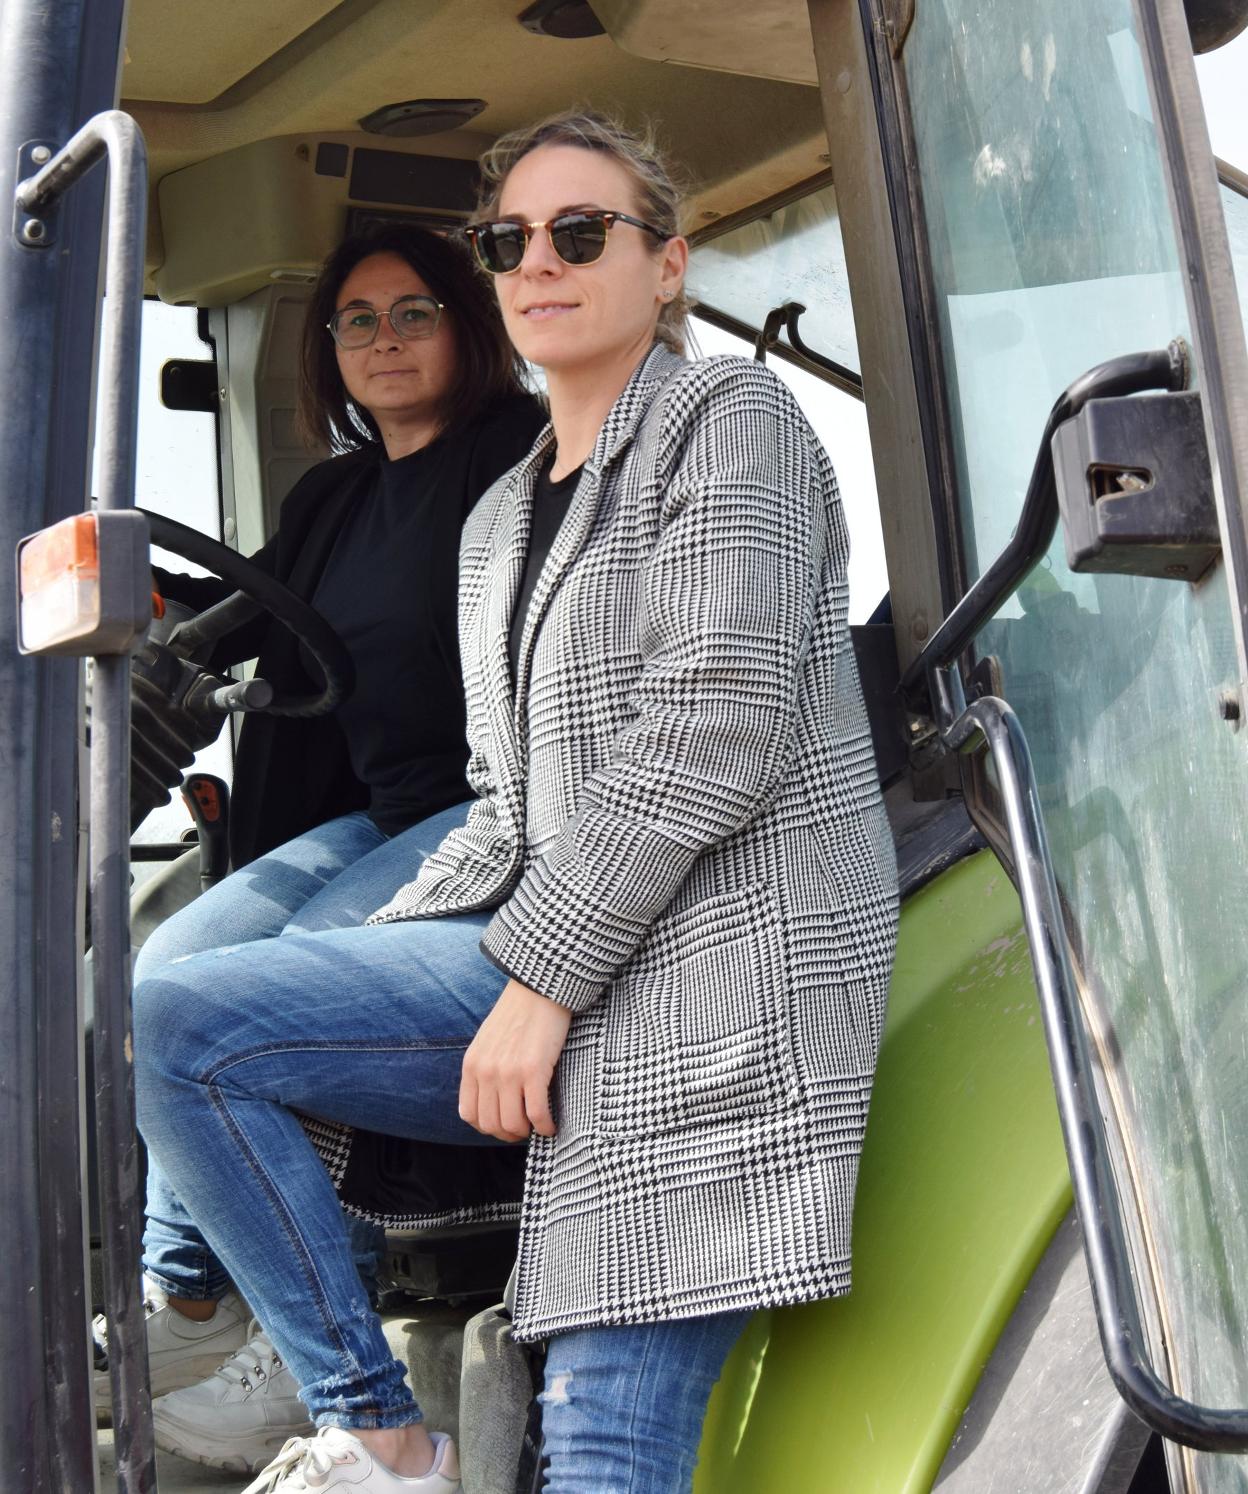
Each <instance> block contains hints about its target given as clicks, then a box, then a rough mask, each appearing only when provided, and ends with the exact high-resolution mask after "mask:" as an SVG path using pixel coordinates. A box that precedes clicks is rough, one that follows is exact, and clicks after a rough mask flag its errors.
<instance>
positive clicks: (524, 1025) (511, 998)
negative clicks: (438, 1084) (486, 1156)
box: [459, 980, 572, 1141]
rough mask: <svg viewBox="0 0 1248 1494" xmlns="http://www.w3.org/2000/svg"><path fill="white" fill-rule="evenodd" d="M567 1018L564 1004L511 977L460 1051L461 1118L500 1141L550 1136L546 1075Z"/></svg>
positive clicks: (559, 1046) (551, 1073)
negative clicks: (467, 1043)
mask: <svg viewBox="0 0 1248 1494" xmlns="http://www.w3.org/2000/svg"><path fill="white" fill-rule="evenodd" d="M571 1023H572V1013H571V1012H570V1011H569V1010H568V1009H567V1007H564V1006H559V1005H557V1003H555V1002H553V1001H548V1000H547V999H546V997H545V996H539V995H538V993H537V992H536V991H530V990H529V988H528V986H522V985H521V984H520V982H519V981H518V980H509V981H508V982H507V984H506V985H505V986H504V987H503V994H502V995H501V996H500V997H499V998H498V1000H497V1001H496V1002H495V1003H494V1010H493V1011H492V1012H491V1013H490V1015H489V1016H488V1017H487V1018H486V1019H485V1021H484V1022H482V1024H481V1027H480V1030H479V1031H478V1032H477V1035H476V1037H475V1038H473V1040H472V1042H471V1043H470V1044H469V1045H468V1051H467V1053H465V1054H464V1069H463V1074H462V1075H461V1077H460V1081H459V1113H460V1116H461V1118H462V1119H463V1120H466V1121H467V1122H468V1124H469V1125H470V1126H472V1127H473V1129H474V1130H477V1131H480V1132H481V1133H482V1134H483V1135H485V1136H497V1137H498V1139H499V1140H500V1141H527V1140H528V1137H529V1132H530V1130H533V1131H536V1132H537V1133H538V1135H539V1136H553V1135H554V1134H555V1122H554V1118H553V1116H552V1115H551V1113H550V1081H551V1079H552V1078H553V1077H554V1073H555V1065H556V1064H557V1063H558V1062H559V1055H560V1054H561V1053H562V1052H563V1045H564V1043H565V1042H566V1041H567V1036H568V1028H569V1027H570V1026H571Z"/></svg>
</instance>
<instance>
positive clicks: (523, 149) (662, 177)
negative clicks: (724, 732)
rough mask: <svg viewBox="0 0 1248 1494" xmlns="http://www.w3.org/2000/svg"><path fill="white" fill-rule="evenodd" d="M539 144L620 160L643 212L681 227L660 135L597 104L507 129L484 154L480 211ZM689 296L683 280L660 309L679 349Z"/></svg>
mask: <svg viewBox="0 0 1248 1494" xmlns="http://www.w3.org/2000/svg"><path fill="white" fill-rule="evenodd" d="M539 145H575V146H577V147H578V148H579V149H581V150H592V151H597V152H598V153H599V154H600V155H604V156H607V157H609V158H610V159H611V160H613V161H618V162H619V163H620V165H621V166H623V168H624V169H625V171H627V172H628V174H629V176H631V177H632V179H633V184H634V188H635V190H636V193H637V200H638V206H639V207H640V209H641V211H640V213H639V216H640V217H642V218H644V219H645V220H646V221H647V222H648V223H650V224H651V225H653V227H655V228H657V229H658V230H659V232H660V233H661V234H663V235H664V237H665V238H675V237H676V236H677V235H678V234H679V233H680V216H681V212H682V210H683V208H684V192H683V191H682V189H681V186H680V185H679V183H678V181H677V178H676V173H675V171H674V170H673V168H672V166H671V165H670V163H669V162H668V161H667V159H666V157H665V156H664V154H663V152H662V150H661V149H660V148H659V145H658V142H657V141H656V139H655V135H654V130H653V128H652V127H651V126H650V125H647V126H646V129H645V132H644V133H642V134H638V133H637V132H636V131H634V130H630V129H627V128H626V127H625V126H624V125H622V124H621V123H620V122H619V121H618V120H616V119H612V118H611V117H610V116H609V115H606V114H599V113H597V112H596V111H595V110H592V109H584V110H582V109H568V110H565V111H564V112H563V113H562V114H552V115H551V116H550V117H549V118H548V119H543V120H541V121H539V122H538V123H537V124H534V125H528V126H526V127H525V128H524V129H520V130H512V131H511V132H510V133H509V134H506V135H502V136H500V137H499V139H498V140H496V141H495V143H494V144H493V146H491V148H490V149H489V150H488V151H486V153H485V154H484V155H483V156H482V157H481V195H480V200H479V202H478V204H477V212H478V216H480V217H489V216H491V215H492V214H494V213H496V212H497V211H498V200H499V198H500V197H501V196H502V192H503V186H504V184H505V182H506V180H507V178H508V176H510V174H511V172H512V171H513V170H514V168H515V166H516V164H517V163H518V162H519V161H520V160H522V159H523V158H524V157H525V156H527V155H528V154H529V152H530V151H534V150H536V149H537V148H538V146H539ZM688 317H689V301H688V298H687V297H686V295H685V291H684V287H683V286H682V287H681V288H680V290H679V291H677V293H676V295H675V296H674V297H673V299H672V300H670V301H664V303H663V305H662V307H661V308H660V310H659V323H658V326H657V327H656V329H655V336H656V337H657V338H658V339H659V341H660V342H662V343H664V344H665V345H666V346H667V347H669V348H671V350H672V351H673V352H674V353H680V354H681V355H682V356H683V354H684V352H685V323H686V321H687V320H688Z"/></svg>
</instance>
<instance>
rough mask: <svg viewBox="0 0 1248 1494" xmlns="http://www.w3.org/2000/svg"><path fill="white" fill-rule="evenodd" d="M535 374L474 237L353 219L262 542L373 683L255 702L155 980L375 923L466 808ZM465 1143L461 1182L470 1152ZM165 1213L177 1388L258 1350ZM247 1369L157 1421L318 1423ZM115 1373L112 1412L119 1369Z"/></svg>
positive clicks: (288, 673) (282, 651) (163, 1289)
mask: <svg viewBox="0 0 1248 1494" xmlns="http://www.w3.org/2000/svg"><path fill="white" fill-rule="evenodd" d="M519 374H520V367H519V364H518V362H517V359H516V357H515V354H514V352H513V351H512V349H511V346H510V344H509V343H508V342H507V339H506V336H505V334H504V332H503V329H502V325H501V321H500V318H499V315H498V311H497V307H496V305H495V303H494V299H493V296H492V295H491V294H490V292H489V290H488V287H487V286H484V285H483V284H482V280H481V276H480V275H479V274H478V273H477V272H476V270H475V269H474V267H473V262H472V257H471V255H470V254H468V253H466V252H465V251H464V249H463V248H462V247H461V246H459V245H456V244H452V243H448V242H447V241H446V240H444V239H443V238H440V237H439V236H437V235H435V234H432V233H428V232H426V231H425V230H423V229H419V228H415V227H407V226H395V227H387V228H384V229H382V230H380V231H375V232H373V233H371V234H366V235H362V236H356V237H352V238H349V239H347V240H346V241H345V242H344V243H342V244H341V245H340V246H339V247H338V248H337V249H336V250H335V251H334V252H333V254H331V255H330V257H329V259H328V260H327V261H326V263H325V266H324V268H323V270H322V272H321V274H320V277H319V279H318V281H317V283H316V287H315V289H314V290H313V293H312V297H311V300H310V302H309V304H308V308H307V312H306V315H305V321H304V332H303V343H302V364H301V382H300V415H301V419H302V424H303V426H304V428H305V431H306V434H307V437H308V439H309V443H310V444H311V445H313V446H322V447H326V446H327V447H329V448H331V449H337V451H338V452H339V455H337V456H334V457H331V458H330V459H329V460H328V461H324V462H321V463H320V464H318V465H317V466H315V467H313V468H312V469H311V470H310V471H309V472H307V473H306V474H305V475H304V476H303V477H302V478H301V479H300V480H299V481H298V482H297V483H296V485H295V487H294V488H293V489H292V491H291V493H290V494H289V496H288V497H287V498H286V499H285V501H284V503H283V505H282V508H281V512H280V516H279V520H278V527H277V532H276V533H275V535H274V536H273V538H272V539H271V540H270V541H269V543H268V544H266V545H265V546H264V548H263V549H262V550H261V551H260V552H259V553H258V554H256V555H255V556H253V557H252V558H253V560H254V561H255V562H256V563H258V564H259V565H261V566H262V567H263V568H264V569H265V570H266V571H268V572H269V573H270V574H271V575H274V576H276V578H277V579H278V580H280V581H282V582H284V583H285V584H286V585H287V586H289V587H290V588H291V589H292V590H293V591H294V592H295V593H296V594H297V595H299V596H301V597H303V598H305V599H307V600H308V601H310V602H311V603H312V605H313V606H315V607H316V608H317V609H318V611H320V612H321V614H322V615H323V616H324V617H325V618H326V619H327V621H328V622H329V623H330V624H331V626H333V627H334V628H335V629H336V630H337V632H338V633H339V635H340V636H341V637H342V639H343V641H344V643H345V644H346V646H347V649H348V651H349V652H350V655H351V658H352V662H353V664H354V666H355V676H356V686H355V690H354V693H353V694H352V695H351V697H350V698H349V699H347V700H346V701H344V702H343V704H342V705H341V706H340V707H339V708H338V710H337V711H336V712H334V713H333V714H332V715H330V716H325V717H321V718H315V719H306V718H304V719H293V718H284V717H276V716H265V715H252V716H247V717H245V718H244V721H243V727H242V733H241V738H240V741H239V747H238V752H237V756H236V767H235V773H234V782H233V795H232V798H233V815H232V818H231V822H230V831H231V834H230V843H231V853H232V861H233V865H234V867H235V870H234V872H233V874H232V875H230V876H228V877H227V878H225V880H224V881H222V882H221V883H219V884H218V885H217V886H216V887H214V888H212V889H211V890H210V891H208V892H207V893H205V894H204V895H203V896H202V897H200V898H199V899H197V900H196V901H195V902H193V903H191V904H189V905H188V906H187V907H185V908H184V909H182V910H181V911H180V912H178V913H177V914H175V915H174V916H173V917H172V918H170V919H168V920H167V921H166V922H165V923H163V924H162V925H160V927H159V928H158V929H157V930H156V931H155V932H154V933H153V935H152V936H151V938H150V939H149V940H148V941H147V943H146V944H145V945H144V947H143V948H142V950H141V951H140V953H139V957H138V964H137V969H136V980H142V979H144V978H145V977H147V976H149V975H151V974H152V973H153V972H155V971H158V970H159V969H160V968H161V967H162V966H164V965H167V964H168V963H169V962H170V961H171V960H175V959H181V958H183V957H185V956H187V955H190V954H195V953H198V952H199V951H201V950H205V949H213V948H217V947H218V946H221V945H238V944H242V943H244V942H246V941H259V940H266V939H269V938H272V937H273V936H276V935H278V934H281V933H283V932H284V931H289V930H292V929H323V928H333V927H336V926H339V925H342V924H358V923H361V922H362V921H363V920H364V918H365V917H367V915H368V914H369V913H370V912H371V911H372V910H373V909H374V908H375V907H376V906H377V905H378V903H379V902H381V901H384V900H385V898H387V897H388V896H389V895H390V894H391V892H393V890H394V888H395V886H396V885H397V884H398V883H399V882H401V881H403V880H405V879H406V878H407V877H410V876H412V875H414V874H415V871H416V869H417V868H418V867H419V865H420V862H421V861H422V859H423V858H424V856H425V855H426V854H427V853H428V852H429V851H430V850H432V849H433V848H434V847H435V846H436V845H437V844H438V842H439V840H440V839H441V838H442V835H443V834H444V833H445V832H446V830H448V829H449V828H451V827H452V826H453V825H455V824H458V823H459V822H460V821H461V820H462V818H463V814H464V812H465V811H464V809H463V808H462V807H460V806H463V804H464V801H465V800H467V799H468V798H469V797H470V791H469V788H468V785H467V782H466V780H465V766H466V763H467V760H468V749H467V746H466V743H465V738H464V696H463V683H462V676H461V673H460V668H459V652H458V644H457V637H456V573H457V557H458V550H459V540H460V532H461V530H462V527H463V522H464V519H465V518H466V516H467V514H468V512H469V510H470V509H471V508H472V506H473V504H474V503H475V502H476V500H477V499H478V498H479V497H480V496H481V494H482V493H483V492H484V491H485V490H486V488H488V487H489V486H490V484H491V482H493V480H494V479H495V478H496V477H497V476H498V475H499V474H500V473H501V472H504V471H505V470H506V469H507V468H509V467H510V466H512V465H513V464H514V463H515V462H516V461H517V459H518V458H519V457H520V456H521V455H523V454H524V453H525V452H526V451H527V450H528V449H529V447H530V446H531V445H532V442H533V438H534V436H535V435H536V434H537V432H538V430H540V429H541V427H542V425H543V424H544V423H545V416H544V412H543V411H542V408H541V406H540V405H539V403H538V402H537V400H535V399H534V398H533V397H532V396H531V395H530V394H528V393H526V392H525V391H524V389H523V387H522V385H521V382H520V377H519ZM157 579H158V582H159V584H160V587H161V590H162V592H163V593H164V595H165V596H166V597H168V598H172V599H174V600H176V601H181V602H185V603H187V604H189V605H191V606H193V607H195V608H197V609H199V608H203V607H205V606H209V605H211V604H212V603H213V602H216V601H219V600H220V599H221V597H222V596H223V595H224V594H225V593H226V592H228V590H229V588H228V587H227V586H225V585H224V583H221V582H219V581H216V580H208V579H195V578H191V577H187V576H182V575H172V574H169V573H167V572H164V571H160V572H158V573H157ZM257 655H258V656H259V663H258V670H259V672H260V674H261V675H262V676H263V677H264V678H266V679H269V680H271V681H273V683H274V684H275V685H277V686H278V687H279V688H282V689H288V690H293V691H295V692H302V691H307V690H309V689H311V688H314V679H310V678H309V676H308V672H307V671H308V669H309V665H308V663H306V662H305V659H306V656H305V655H304V654H303V652H302V650H301V648H300V646H299V644H298V641H297V640H296V639H295V638H294V636H293V635H292V634H291V633H290V632H289V631H288V630H287V629H285V628H284V627H282V626H281V625H280V624H278V623H274V622H272V621H270V620H268V619H261V620H259V621H258V622H256V623H255V624H252V625H250V626H248V627H246V628H244V629H242V630H240V631H239V632H237V633H235V634H233V635H230V636H229V637H227V638H226V639H224V640H223V641H222V643H221V645H220V646H219V647H218V649H217V650H216V653H215V655H214V659H213V663H214V664H215V665H217V666H220V667H224V666H226V665H229V664H232V663H236V662H239V661H241V660H245V659H250V658H253V657H256V656H257ZM454 1160H455V1171H456V1173H457V1174H461V1176H458V1177H456V1179H455V1190H454V1191H455V1193H456V1195H457V1198H458V1196H459V1195H461V1194H462V1192H463V1188H462V1186H461V1185H462V1171H463V1168H462V1162H461V1159H460V1158H458V1157H456V1158H455V1159H454ZM443 1166H444V1167H445V1166H446V1163H445V1161H444V1163H443ZM435 1191H436V1188H435ZM147 1216H148V1217H147V1229H146V1234H145V1250H144V1267H145V1271H146V1278H147V1284H148V1299H149V1316H148V1319H147V1332H148V1342H149V1359H150V1361H151V1368H152V1381H153V1391H154V1393H155V1394H156V1395H158V1396H159V1395H162V1394H164V1393H165V1392H170V1391H176V1390H179V1389H181V1388H182V1387H187V1386H193V1385H196V1384H197V1382H199V1381H202V1380H203V1379H204V1377H205V1376H208V1375H211V1374H212V1372H213V1371H214V1370H216V1368H217V1366H218V1365H220V1364H221V1363H222V1361H223V1360H225V1359H227V1358H228V1356H229V1355H230V1354H231V1353H232V1352H233V1351H235V1350H243V1349H244V1344H245V1343H246V1341H247V1338H248V1334H247V1323H248V1315H247V1313H246V1312H245V1311H244V1310H243V1308H242V1307H241V1304H240V1303H239V1301H238V1298H237V1296H236V1295H235V1294H234V1293H233V1292H232V1291H231V1290H230V1289H229V1288H230V1282H229V1278H228V1276H227V1274H226V1271H225V1269H224V1268H223V1266H222V1265H221V1263H220V1262H219V1260H217V1258H216V1257H215V1256H214V1255H213V1253H212V1252H211V1251H210V1250H209V1249H208V1248H207V1247H206V1245H205V1243H204V1241H203V1238H202V1235H201V1234H200V1232H199V1230H198V1229H197V1228H196V1226H195V1224H194V1223H193V1222H192V1217H191V1216H190V1215H188V1214H187V1211H186V1210H185V1209H184V1208H183V1207H182V1204H181V1202H180V1201H179V1198H178V1196H177V1194H176V1192H175V1191H174V1190H172V1189H171V1188H170V1187H169V1184H168V1181H167V1179H166V1178H165V1177H164V1176H163V1174H162V1173H161V1171H160V1169H159V1167H158V1166H153V1167H152V1168H151V1169H150V1172H149V1177H148V1208H147ZM353 1239H354V1243H355V1250H356V1254H357V1257H358V1260H359V1264H360V1267H361V1269H362V1270H363V1271H364V1273H365V1275H366V1276H369V1275H370V1274H371V1273H373V1272H375V1267H376V1260H375V1256H376V1252H377V1249H378V1242H377V1240H376V1230H375V1229H374V1227H372V1226H368V1225H357V1226H355V1227H354V1229H353ZM266 1354H267V1356H268V1360H269V1361H271V1358H272V1350H271V1348H269V1347H268V1345H267V1343H263V1342H262V1343H260V1344H259V1345H258V1346H256V1345H253V1346H252V1347H251V1348H250V1349H246V1350H244V1354H243V1358H244V1360H247V1359H248V1358H249V1357H250V1358H251V1359H256V1360H257V1363H263V1362H265V1356H266ZM279 1362H280V1361H279ZM252 1378H253V1379H255V1378H256V1376H255V1375H254V1373H253V1375H252ZM231 1386H234V1388H235V1389H236V1388H237V1386H236V1385H235V1383H234V1381H233V1380H232V1379H231V1378H230V1377H229V1376H227V1377H226V1378H225V1379H224V1380H223V1381H221V1382H219V1383H216V1384H214V1385H212V1386H210V1387H207V1388H197V1389H196V1390H195V1391H192V1392H188V1393H186V1394H183V1395H180V1396H179V1397H178V1398H177V1399H176V1401H174V1402H164V1403H161V1404H158V1406H157V1415H156V1423H157V1434H158V1436H159V1437H160V1439H161V1441H162V1442H164V1443H168V1442H170V1441H173V1442H174V1443H176V1444H177V1446H178V1448H179V1450H181V1451H182V1452H183V1453H184V1454H187V1455H190V1456H194V1457H196V1458H198V1459H199V1460H201V1461H214V1460H217V1459H218V1458H220V1457H227V1456H228V1457H229V1458H231V1459H233V1460H234V1466H236V1467H239V1468H242V1469H244V1470H247V1469H250V1468H251V1467H252V1466H254V1465H255V1463H256V1462H257V1461H260V1462H265V1461H267V1460H268V1458H269V1457H270V1456H271V1455H272V1453H273V1452H274V1451H276V1450H277V1448H278V1447H280V1446H281V1444H282V1442H283V1441H284V1440H285V1437H286V1436H287V1435H288V1434H289V1433H292V1432H298V1431H303V1430H306V1429H308V1427H307V1421H306V1417H305V1416H304V1414H303V1409H302V1407H301V1406H300V1404H299V1403H298V1402H297V1400H295V1394H296V1391H297V1389H298V1387H297V1386H296V1385H294V1384H292V1383H291V1382H290V1377H289V1375H288V1374H284V1375H283V1374H277V1375H274V1374H273V1373H272V1365H271V1362H270V1364H269V1372H268V1374H267V1376H266V1377H265V1380H264V1393H263V1395H262V1396H255V1397H252V1398H248V1399H244V1398H242V1397H237V1396H236V1397H235V1400H236V1401H237V1404H234V1405H229V1406H224V1407H223V1406H221V1405H219V1404H218V1399H219V1396H218V1392H220V1393H222V1394H224V1393H225V1392H226V1391H228V1390H229V1389H230V1388H231ZM96 1390H97V1402H103V1405H101V1409H104V1406H106V1405H107V1391H108V1375H107V1372H101V1373H98V1374H97V1376H96ZM214 1397H216V1398H215V1399H214ZM223 1439H224V1445H223Z"/></svg>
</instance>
